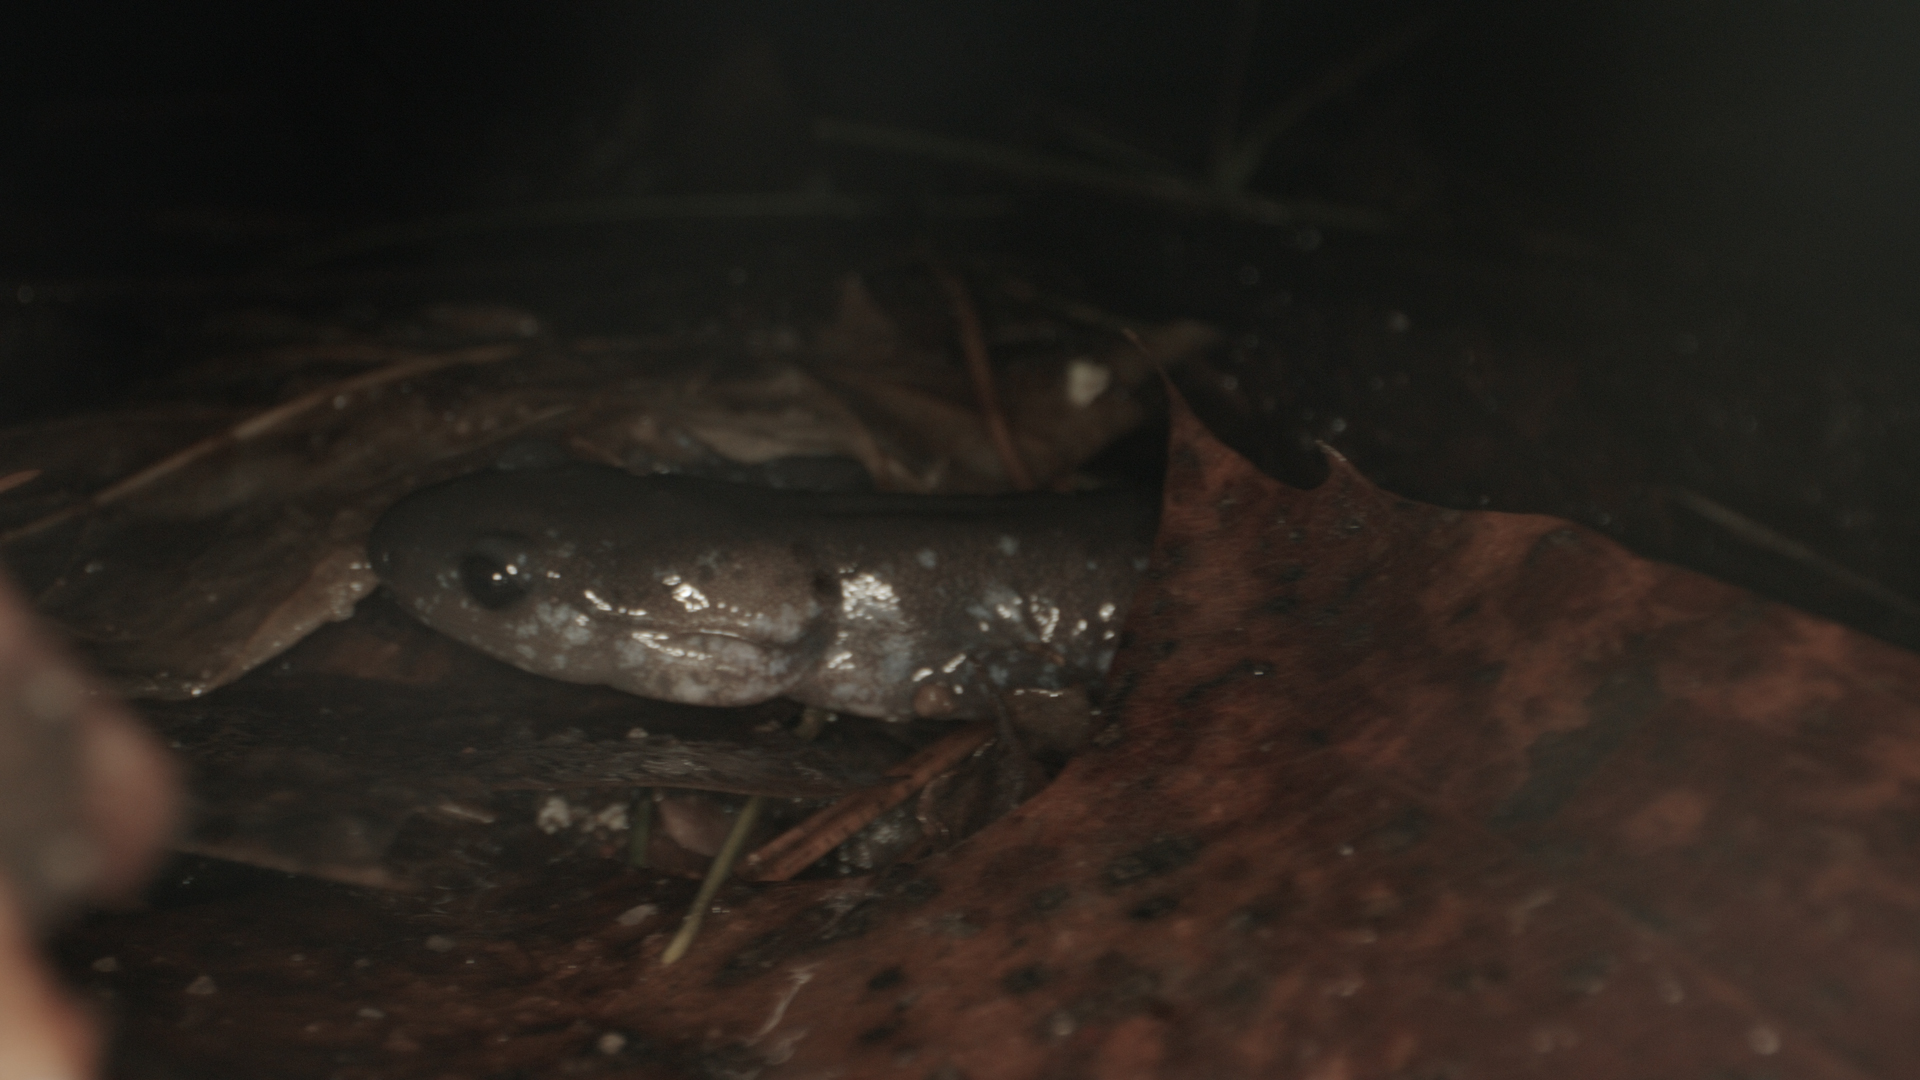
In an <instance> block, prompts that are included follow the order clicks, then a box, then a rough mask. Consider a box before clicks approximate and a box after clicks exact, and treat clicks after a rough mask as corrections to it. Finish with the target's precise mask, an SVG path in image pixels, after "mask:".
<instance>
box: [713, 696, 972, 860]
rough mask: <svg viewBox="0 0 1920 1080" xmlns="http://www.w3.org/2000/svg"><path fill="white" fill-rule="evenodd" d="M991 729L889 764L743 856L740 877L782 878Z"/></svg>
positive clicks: (956, 735)
mask: <svg viewBox="0 0 1920 1080" xmlns="http://www.w3.org/2000/svg"><path fill="white" fill-rule="evenodd" d="M993 731H994V726H993V725H992V724H970V725H968V726H967V727H965V728H962V729H961V730H959V731H956V732H953V733H952V734H950V735H947V736H945V737H944V738H942V739H940V740H939V741H937V742H935V743H933V744H932V745H930V746H928V747H926V748H924V749H922V750H921V751H920V752H919V753H917V754H915V755H913V756H912V757H910V758H908V759H907V760H905V761H903V762H901V763H900V764H899V765H897V766H895V767H894V769H893V770H892V771H891V772H889V773H888V774H887V775H888V776H889V777H890V778H891V779H889V780H887V781H886V782H884V783H881V784H877V785H875V786H873V787H870V788H867V789H866V790H864V791H856V792H854V793H853V794H851V795H848V796H847V797H845V798H843V799H841V800H840V801H839V802H837V803H834V804H833V805H832V806H828V807H824V808H822V809H821V810H820V811H818V812H817V813H815V814H814V815H813V816H812V817H809V818H808V819H807V820H805V821H803V822H801V823H800V824H798V825H795V826H794V827H793V828H791V829H788V830H787V831H786V832H784V833H781V834H780V835H779V836H776V837H774V838H773V839H772V840H769V841H767V843H766V844H764V845H763V846H762V847H761V848H760V850H758V851H756V852H754V853H753V854H752V855H749V856H747V860H746V864H745V865H744V866H742V867H741V868H740V876H741V877H744V878H750V879H752V880H754V881H785V880H787V879H788V878H790V877H792V876H793V875H795V874H797V873H799V872H800V871H802V870H805V869H806V868H807V867H809V866H812V865H813V864H814V863H815V862H817V861H819V859H820V857H821V856H822V855H825V854H826V853H827V852H829V851H832V850H833V849H834V848H836V847H838V846H839V845H840V844H841V842H842V841H844V840H846V839H847V837H849V836H852V835H853V834H854V833H857V832H859V831H860V830H861V829H864V828H866V827H867V826H868V825H871V824H873V822H874V820H875V819H876V818H878V817H879V816H880V815H881V814H884V813H886V812H887V811H889V810H891V809H893V808H894V807H896V806H899V805H900V804H901V803H904V802H906V801H907V800H908V799H910V798H912V797H913V795H914V793H915V792H917V791H919V790H920V789H921V788H923V787H926V786H927V784H928V783H930V782H932V780H933V778H934V777H936V776H939V775H940V774H941V773H943V772H946V771H947V770H949V769H951V768H953V767H954V766H956V765H958V764H960V763H961V762H962V761H965V760H966V759H967V756H968V755H969V754H972V753H973V752H974V751H975V750H978V749H980V747H981V746H983V745H985V744H986V742H987V740H988V739H991V738H993Z"/></svg>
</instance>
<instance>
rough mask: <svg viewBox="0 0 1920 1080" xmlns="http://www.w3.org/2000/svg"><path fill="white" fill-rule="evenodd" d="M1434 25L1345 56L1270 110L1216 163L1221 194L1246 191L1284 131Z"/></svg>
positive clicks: (1420, 25) (1418, 23) (1407, 29)
mask: <svg viewBox="0 0 1920 1080" xmlns="http://www.w3.org/2000/svg"><path fill="white" fill-rule="evenodd" d="M1432 29H1433V23H1432V22H1431V21H1429V20H1426V19H1419V20H1415V21H1414V22H1411V23H1408V24H1407V25H1406V26H1403V27H1401V28H1400V29H1399V30H1396V31H1394V32H1393V33H1391V34H1389V35H1387V36H1386V37H1384V38H1381V39H1380V40H1378V41H1376V42H1374V43H1373V44H1371V45H1369V46H1367V47H1366V48H1364V49H1362V50H1360V51H1359V52H1357V53H1355V54H1354V55H1353V56H1351V57H1348V58H1347V60H1346V61H1345V62H1344V63H1341V64H1339V65H1336V66H1335V67H1334V68H1333V70H1331V71H1329V72H1327V73H1326V74H1324V75H1322V76H1320V77H1319V78H1318V79H1315V80H1314V81H1313V82H1312V83H1310V84H1308V85H1307V86H1306V87H1305V88H1304V89H1302V90H1301V91H1299V92H1298V93H1296V94H1293V95H1291V96H1289V97H1288V98H1287V99H1286V100H1284V101H1282V102H1280V103H1279V104H1278V105H1275V106H1274V107H1273V108H1272V109H1270V110H1268V112H1267V114H1266V115H1265V116H1263V117H1261V118H1260V122H1259V123H1257V124H1254V125H1253V127H1251V128H1249V129H1248V131H1247V133H1246V135H1245V136H1244V137H1242V138H1241V139H1240V141H1239V143H1238V144H1236V145H1235V146H1234V147H1233V149H1232V151H1231V152H1230V153H1228V154H1225V155H1223V156H1222V157H1221V158H1219V159H1218V162H1217V163H1216V164H1215V166H1214V171H1213V183H1214V186H1215V187H1216V188H1218V189H1219V190H1220V191H1221V192H1223V193H1238V192H1241V191H1244V190H1246V186H1247V182H1248V181H1250V180H1252V179H1253V174H1254V173H1256V172H1258V171H1260V162H1261V160H1262V159H1264V158H1265V157H1266V155H1267V150H1268V149H1269V148H1271V147H1272V146H1273V142H1274V140H1275V139H1278V138H1279V137H1280V136H1281V135H1282V134H1284V133H1285V132H1286V130H1287V129H1288V128H1291V127H1292V126H1293V125H1295V124H1297V123H1299V122H1300V121H1301V120H1304V119H1306V118H1307V116H1309V115H1311V114H1312V113H1313V111H1314V110H1315V109H1318V108H1319V107H1320V106H1322V105H1325V104H1326V103H1327V102H1329V101H1332V100H1334V99H1335V98H1338V97H1339V96H1340V95H1342V94H1344V93H1346V92H1347V91H1349V90H1351V89H1353V88H1354V86H1356V85H1358V84H1359V83H1360V82H1361V81H1363V80H1365V79H1366V78H1367V77H1368V76H1370V75H1373V74H1374V73H1376V72H1378V71H1380V70H1381V69H1383V68H1385V67H1387V65H1389V64H1391V63H1393V62H1394V61H1395V60H1398V59H1400V58H1401V57H1402V56H1404V55H1406V54H1407V53H1408V52H1409V51H1410V50H1412V48H1413V47H1414V46H1415V45H1418V44H1419V43H1420V42H1421V40H1422V39H1424V38H1425V37H1426V36H1427V33H1428V32H1429V31H1430V30H1432Z"/></svg>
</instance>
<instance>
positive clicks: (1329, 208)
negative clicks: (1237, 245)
mask: <svg viewBox="0 0 1920 1080" xmlns="http://www.w3.org/2000/svg"><path fill="white" fill-rule="evenodd" d="M813 130H814V136H815V137H816V138H818V139H820V140H821V141H822V142H835V143H841V144H843V145H847V146H864V147H867V148H868V149H872V150H885V151H889V152H891V153H896V154H911V155H914V156H917V157H927V158H936V159H939V160H942V161H954V162H959V163H961V164H965V165H972V166H974V167H976V168H981V169H990V170H992V171H995V172H1001V173H1006V174H1007V175H1009V176H1018V177H1021V178H1023V179H1027V180H1034V181H1038V182H1040V183H1049V184H1065V185H1068V186H1071V187H1084V188H1092V189H1095V190H1097V191H1107V192H1111V193H1113V194H1116V195H1125V196H1130V197H1132V198H1140V199H1152V200H1155V201H1158V202H1164V203H1169V204H1171V205H1174V206H1179V207H1183V208H1186V209H1189V210H1208V211H1213V212H1215V213H1223V214H1228V215H1231V216H1233V217H1239V218H1245V219H1247V220H1250V221H1255V222H1259V223H1260V224H1263V225H1296V224H1297V225H1318V226H1321V227H1324V228H1329V229H1349V230H1352V231H1355V232H1384V231H1386V229H1387V228H1388V227H1389V226H1390V224H1391V222H1390V221H1389V220H1388V218H1387V215H1386V214H1384V213H1381V212H1380V211H1378V210H1371V209H1367V208H1365V207H1358V206H1336V205H1333V204H1331V203H1322V202H1315V201H1312V200H1289V201H1287V202H1278V201H1275V200H1273V199H1262V198H1258V197H1255V196H1251V195H1244V194H1240V193H1238V192H1232V191H1215V190H1212V189H1210V188H1207V187H1203V186H1201V185H1198V184H1194V183H1189V182H1188V181H1186V180H1182V179H1180V178H1179V177H1176V176H1136V175H1132V174H1129V173H1120V172H1115V171H1113V170H1111V169H1107V168H1103V167H1101V166H1098V165H1091V164H1088V163H1086V162H1083V161H1076V160H1074V159H1072V158H1063V157H1057V156H1055V155H1053V154H1043V153H1039V152H1036V151H1031V150H1020V149H1016V148H1014V147H1009V146H1000V145H997V144H995V143H989V142H981V141H979V140H975V139H956V138H951V137H948V136H945V135H929V134H927V133H926V132H922V131H914V130H912V129H910V128H897V127H889V126H887V125H884V124H861V123H855V122H853V121H849V120H835V119H832V118H822V119H820V120H816V121H815V122H814V129H813Z"/></svg>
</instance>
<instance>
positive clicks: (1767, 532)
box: [1666, 487, 1920, 617]
mask: <svg viewBox="0 0 1920 1080" xmlns="http://www.w3.org/2000/svg"><path fill="white" fill-rule="evenodd" d="M1666 494H1667V497H1668V498H1669V499H1672V500H1673V501H1674V502H1675V503H1678V504H1679V505H1680V506H1682V507H1685V508H1686V509H1688V510H1691V511H1693V512H1694V513H1695V514H1698V515H1699V516H1701V517H1703V518H1705V519H1707V520H1708V521H1711V522H1713V523H1714V524H1715V525H1718V526H1720V527H1721V528H1723V529H1725V530H1727V531H1728V532H1730V533H1732V534H1733V535H1734V536H1736V537H1739V538H1740V539H1741V540H1743V541H1745V542H1747V543H1749V544H1752V545H1753V546H1754V547H1757V548H1761V549H1763V550H1766V551H1771V552H1773V553H1774V554H1776V555H1780V556H1784V557H1785V558H1788V559H1791V560H1793V561H1794V562H1797V563H1800V564H1801V565H1803V566H1805V567H1806V568H1808V569H1809V570H1812V571H1813V572H1814V573H1816V574H1819V575H1820V576H1822V577H1824V578H1826V579H1827V580H1829V581H1831V582H1833V583H1834V584H1836V585H1839V586H1842V587H1843V588H1847V589H1850V590H1852V591H1854V592H1857V593H1860V594H1862V595H1864V596H1869V597H1872V598H1873V599H1875V600H1878V601H1880V602H1881V603H1882V604H1885V605H1886V606H1888V607H1890V608H1892V609H1893V610H1895V611H1898V612H1899V613H1901V614H1902V615H1906V616H1909V617H1920V603H1915V602H1914V601H1912V600H1910V599H1908V598H1907V597H1905V596H1902V595H1900V594H1899V593H1897V592H1894V591H1893V590H1892V589H1889V588H1887V587H1886V586H1885V585H1882V584H1881V583H1879V582H1878V581H1875V580H1873V579H1872V578H1870V577H1868V576H1866V575H1865V574H1862V573H1859V572H1858V571H1855V570H1849V569H1847V568H1846V567H1844V566H1841V565H1840V564H1839V563H1837V562H1834V561H1833V560H1832V559H1829V558H1827V557H1826V556H1825V555H1822V554H1820V553H1819V552H1817V551H1815V550H1813V549H1812V548H1810V547H1808V546H1806V545H1805V544H1802V543H1800V542H1799V541H1797V540H1792V539H1789V538H1787V537H1785V536H1782V535H1780V534H1779V533H1777V532H1774V531H1773V530H1772V529H1769V528H1767V527H1766V526H1765V525H1762V524H1760V523H1759V522H1757V521H1755V520H1753V519H1752V518H1750V517H1748V516H1746V515H1745V514H1742V513H1740V512H1739V511H1738V510H1735V509H1733V508H1732V507H1729V506H1725V505H1722V504H1720V503H1717V502H1715V501H1713V500H1712V499H1709V498H1707V497H1706V496H1705V495H1702V494H1700V493H1699V492H1697V491H1690V490H1688V489H1687V488H1683V487H1670V488H1667V489H1666Z"/></svg>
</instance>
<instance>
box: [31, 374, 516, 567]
mask: <svg viewBox="0 0 1920 1080" xmlns="http://www.w3.org/2000/svg"><path fill="white" fill-rule="evenodd" d="M519 354H520V346H518V345H482V346H479V347H477V348H472V349H459V350H456V351H454V352H446V353H436V354H434V355H431V356H422V357H418V358H416V359H413V360H403V361H400V362H399V363H395V364H389V365H387V366H386V367H383V368H380V369H378V370H376V371H369V372H367V373H365V374H362V375H355V376H353V377H352V378H350V379H342V380H340V381H339V382H336V383H332V384H330V385H327V386H323V387H321V388H320V389H318V390H314V391H311V392H310V393H306V394H302V395H301V396H299V397H297V398H294V399H293V400H292V401H287V402H283V403H281V404H279V405H275V406H274V407H273V408H271V409H267V410H266V411H264V412H259V413H255V414H254V415H252V416H250V417H248V418H246V419H245V420H242V421H240V422H239V423H238V424H235V425H234V426H233V427H231V428H228V429H227V430H225V431H222V432H219V433H218V434H214V435H209V436H208V437H206V438H204V439H201V440H200V441H199V442H196V443H194V444H192V445H191V446H188V447H186V448H185V449H182V450H178V451H175V452H174V453H172V454H170V455H168V456H167V457H164V458H162V459H160V460H159V461H157V462H155V463H154V464H152V465H149V466H147V467H146V468H144V469H141V470H140V471H139V472H136V473H134V474H133V475H132V476H128V477H126V478H125V479H122V480H119V481H116V482H115V483H112V484H109V485H107V486H106V487H104V488H101V489H100V490H99V491H96V492H94V493H93V494H92V495H90V496H88V497H87V498H85V499H81V500H80V501H79V502H76V503H74V504H72V505H71V506H66V507H63V508H61V509H59V510H56V511H54V512H53V513H51V514H48V515H47V516H45V517H42V518H39V519H38V520H35V521H31V522H28V523H27V524H25V525H22V526H20V527H19V528H17V529H14V530H13V531H11V532H8V533H4V534H0V544H7V543H11V542H13V541H15V540H19V539H22V538H24V537H28V536H34V535H36V534H38V533H42V532H45V531H46V530H48V529H51V528H53V527H54V526H56V525H62V524H65V523H66V522H68V521H71V520H73V519H74V518H77V517H80V516H82V515H84V514H88V513H91V512H93V511H95V510H98V509H100V508H102V507H104V506H107V505H108V504H110V503H114V502H118V501H119V500H121V499H124V498H126V497H127V496H129V495H131V494H133V493H135V492H137V491H140V490H141V489H143V488H146V487H150V486H152V485H153V484H154V483H156V482H158V481H160V480H163V479H165V478H166V477H168V476H171V475H173V474H174V473H177V472H179V471H180V470H181V469H184V468H186V467H187V466H189V465H192V464H193V463H195V462H197V461H201V460H204V459H205V458H208V457H211V456H213V455H214V454H216V453H218V452H220V451H222V450H225V449H227V448H229V447H233V446H238V445H240V444H241V443H245V442H250V441H252V440H254V439H257V438H259V437H260V436H262V435H266V434H268V433H270V432H272V431H273V430H274V429H276V428H278V427H280V426H281V425H283V424H285V423H287V422H288V421H289V420H292V419H293V418H294V417H296V416H299V415H300V414H301V413H304V412H308V411H311V410H313V409H315V408H318V407H320V406H321V405H325V404H327V403H329V402H331V401H333V400H334V399H335V398H337V397H340V396H341V395H343V394H357V393H360V392H361V391H363V390H371V389H373V388H374V387H377V386H384V385H386V384H388V383H393V382H399V381H401V380H404V379H411V378H417V377H418V376H421V375H426V374H428V373H430V372H435V371H439V370H440V369H442V368H449V367H458V366H460V365H462V364H492V363H497V362H499V361H501V360H505V359H507V358H509V357H512V356H517V355H519Z"/></svg>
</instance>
